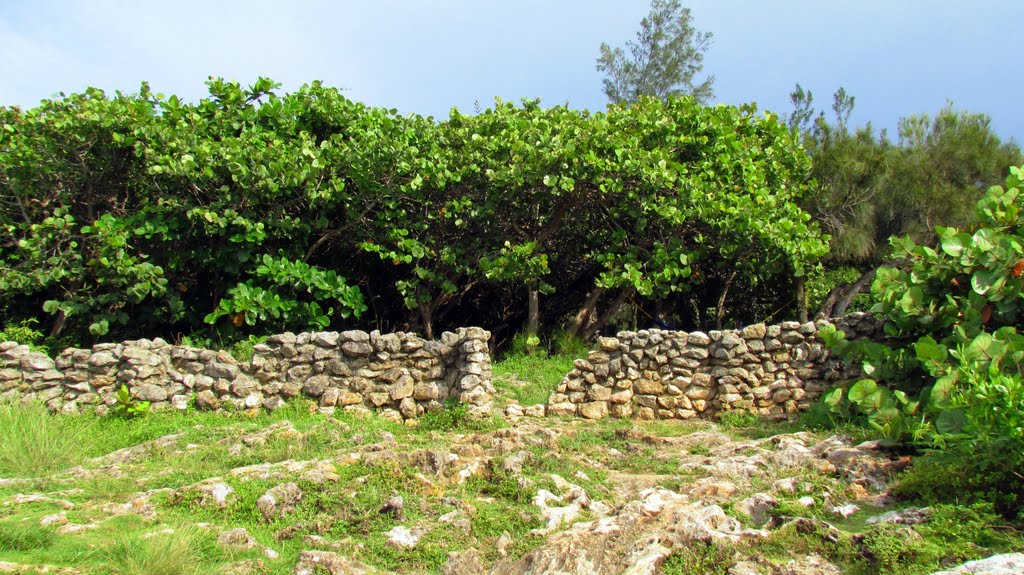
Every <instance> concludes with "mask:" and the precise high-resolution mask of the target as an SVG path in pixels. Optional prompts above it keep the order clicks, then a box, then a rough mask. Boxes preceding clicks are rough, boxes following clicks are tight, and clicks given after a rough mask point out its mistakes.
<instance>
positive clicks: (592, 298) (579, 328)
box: [569, 287, 604, 337]
mask: <svg viewBox="0 0 1024 575" xmlns="http://www.w3.org/2000/svg"><path fill="white" fill-rule="evenodd" d="M603 294H604V288H601V287H595V288H594V289H592V290H590V293H589V294H587V299H586V301H584V302H583V307H581V308H580V310H579V311H578V312H576V317H574V318H573V320H572V324H571V325H570V326H569V334H570V335H572V337H581V336H582V335H583V330H584V329H586V327H587V324H588V323H589V322H590V318H591V316H593V315H594V310H595V309H596V308H597V302H598V300H600V299H601V296H602V295H603Z"/></svg>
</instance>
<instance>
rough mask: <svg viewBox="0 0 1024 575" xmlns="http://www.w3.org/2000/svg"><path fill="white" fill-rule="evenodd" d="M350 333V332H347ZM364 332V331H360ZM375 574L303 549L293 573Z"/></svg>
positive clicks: (365, 567)
mask: <svg viewBox="0 0 1024 575" xmlns="http://www.w3.org/2000/svg"><path fill="white" fill-rule="evenodd" d="M346 333H348V332H346ZM360 333H362V332H360ZM325 573H326V574H327V575H373V574H376V573H380V571H378V570H376V569H374V568H373V567H370V566H369V565H366V564H365V563H361V562H359V561H355V560H353V559H349V558H347V557H344V556H342V555H339V554H337V553H334V552H332V551H303V552H302V553H299V560H298V562H297V563H296V564H295V569H293V570H292V575H322V574H325Z"/></svg>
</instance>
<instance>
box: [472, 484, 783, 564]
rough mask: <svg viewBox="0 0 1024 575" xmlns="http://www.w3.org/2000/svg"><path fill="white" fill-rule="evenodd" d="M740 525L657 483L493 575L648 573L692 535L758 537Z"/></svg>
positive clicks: (760, 533) (720, 538)
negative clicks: (611, 513) (619, 506)
mask: <svg viewBox="0 0 1024 575" xmlns="http://www.w3.org/2000/svg"><path fill="white" fill-rule="evenodd" d="M765 535H767V533H766V532H763V531H753V530H745V529H743V528H742V527H741V526H740V525H739V523H738V522H737V521H736V520H735V519H732V518H730V517H729V516H727V515H726V514H725V513H724V512H723V511H722V509H721V508H720V507H718V506H714V505H711V506H705V505H702V504H700V503H692V502H690V501H689V499H688V498H687V497H686V496H685V495H680V494H678V493H673V492H671V491H668V490H665V489H661V488H657V489H650V490H645V491H643V492H641V493H640V498H639V499H637V500H634V501H631V502H629V503H627V504H626V505H624V506H623V507H622V508H621V509H620V510H619V512H618V513H617V514H616V515H612V516H609V517H605V518H602V519H597V520H594V521H588V522H584V523H577V524H575V525H573V526H572V527H570V528H569V529H567V530H566V531H563V532H560V533H556V534H554V535H552V536H551V537H549V538H548V540H547V542H545V543H544V544H542V545H541V546H540V547H537V548H535V549H534V550H532V551H530V552H529V553H527V554H526V555H525V556H523V557H520V558H515V559H513V558H508V559H504V560H502V561H499V562H498V563H497V564H496V565H495V566H494V567H493V569H492V570H491V574H492V575H513V574H515V575H533V574H541V573H563V574H580V575H582V574H598V575H600V574H611V573H615V574H619V573H635V574H640V573H649V574H653V573H654V572H655V569H656V568H657V566H658V565H660V564H661V562H662V561H663V560H664V559H665V558H666V557H668V556H669V555H671V554H672V552H673V551H674V550H676V549H682V548H684V547H685V546H687V545H689V544H690V543H691V542H693V541H739V540H743V539H749V538H757V537H763V536H765Z"/></svg>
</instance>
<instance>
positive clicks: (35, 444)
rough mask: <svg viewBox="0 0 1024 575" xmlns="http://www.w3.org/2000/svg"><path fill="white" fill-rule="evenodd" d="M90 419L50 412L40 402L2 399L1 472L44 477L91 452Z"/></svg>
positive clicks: (0, 429) (8, 474) (0, 432)
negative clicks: (15, 401)
mask: <svg viewBox="0 0 1024 575" xmlns="http://www.w3.org/2000/svg"><path fill="white" fill-rule="evenodd" d="M89 427H90V423H89V420H88V419H85V418H81V417H78V416H64V415H51V414H50V413H49V412H48V411H47V409H46V406H44V405H42V404H39V403H29V404H23V403H10V402H0V475H3V476H7V477H43V476H47V475H50V474H53V473H55V472H57V471H61V470H63V469H67V468H68V467H70V466H72V465H75V464H77V463H79V462H81V461H82V460H83V459H84V458H85V457H86V456H87V454H88V453H89V449H90V445H89Z"/></svg>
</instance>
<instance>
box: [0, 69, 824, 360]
mask: <svg viewBox="0 0 1024 575" xmlns="http://www.w3.org/2000/svg"><path fill="white" fill-rule="evenodd" d="M207 84H208V89H209V96H208V97H207V98H203V99H201V100H200V101H198V102H196V103H187V102H183V101H181V100H180V99H178V98H177V97H174V96H171V97H165V96H163V95H159V94H153V93H152V92H150V90H149V88H148V86H146V85H145V84H144V85H143V86H142V88H141V89H140V92H139V93H138V94H134V95H126V94H121V93H118V94H117V95H116V96H114V97H107V95H106V94H104V93H103V92H101V91H99V90H89V91H87V92H86V93H85V94H78V95H72V96H68V97H63V98H60V99H56V100H47V101H44V102H42V103H41V104H40V105H39V106H38V107H37V108H33V109H29V110H21V109H20V108H0V123H2V124H3V126H4V129H3V130H0V172H2V174H0V186H2V188H3V193H4V195H5V197H10V198H11V201H10V202H4V203H3V205H2V206H0V226H2V228H3V236H4V237H6V238H9V240H5V241H3V242H2V243H0V310H3V311H4V312H5V317H8V318H9V319H8V321H9V322H10V323H12V324H16V323H18V322H20V321H21V320H22V319H28V318H36V319H38V320H40V321H41V322H42V321H45V322H46V323H47V324H48V325H47V329H48V331H50V332H51V333H53V334H54V335H55V336H60V335H61V334H70V335H71V336H72V337H73V338H74V339H75V340H77V341H78V342H87V341H95V340H97V339H101V338H103V339H125V338H132V337H138V336H146V337H152V336H154V335H164V336H171V335H173V334H181V333H185V334H196V333H197V332H198V331H200V330H205V334H204V335H203V337H207V338H210V339H211V340H213V341H220V342H222V345H225V346H226V347H230V345H231V343H233V342H234V341H238V340H242V339H245V337H247V336H248V335H259V334H263V333H268V332H270V331H281V330H295V331H297V330H305V329H338V328H341V327H344V326H345V325H346V324H348V323H350V322H351V321H352V320H354V319H362V318H365V314H366V313H370V312H372V313H373V314H374V316H375V317H374V318H373V319H374V320H375V323H376V324H378V325H381V326H388V325H390V326H395V325H398V324H417V323H418V324H419V328H421V329H422V330H423V331H424V332H425V333H427V334H432V333H433V324H434V323H435V322H437V321H441V320H440V318H442V317H447V318H449V319H445V320H444V321H448V322H459V323H462V321H463V319H464V318H465V317H466V316H467V315H469V316H471V317H474V316H472V314H473V313H474V312H473V311H472V310H473V309H475V308H474V307H473V306H459V304H460V302H462V301H463V299H464V298H467V297H470V296H477V299H475V301H483V302H487V301H490V302H492V303H490V304H488V305H490V306H491V308H489V309H485V310H481V311H480V313H479V314H478V315H479V318H480V319H483V318H487V319H488V321H494V322H496V323H498V322H507V323H510V324H511V325H515V322H517V321H521V318H520V317H519V316H518V315H517V314H518V313H520V312H519V311H518V310H517V309H516V306H515V305H509V304H508V303H507V302H506V301H505V300H507V299H508V297H507V296H508V294H510V293H517V294H519V293H523V292H525V291H526V290H523V289H522V288H523V287H526V288H528V289H529V290H536V291H538V292H540V293H542V294H544V295H545V296H546V297H550V296H553V295H554V294H555V293H558V296H559V297H561V298H564V300H565V301H564V302H561V303H560V305H561V306H564V307H572V306H574V305H576V304H577V303H578V302H579V301H582V299H583V296H584V293H585V292H586V291H587V290H590V289H593V288H594V287H595V286H601V287H603V288H605V289H607V290H611V291H612V292H628V293H630V294H632V293H636V294H637V295H638V297H640V298H648V299H652V300H659V299H663V298H666V297H668V296H670V295H684V294H685V295H690V296H692V297H695V298H709V297H714V296H712V295H707V294H709V293H711V292H713V291H714V289H715V286H717V282H718V281H719V280H720V278H721V277H722V276H723V275H724V274H728V273H732V270H733V269H740V270H742V273H743V274H744V275H745V276H746V277H744V280H743V283H744V284H745V285H748V284H749V285H756V284H764V283H772V284H777V283H783V284H787V283H789V282H791V281H792V276H793V274H794V273H796V274H802V273H804V272H805V271H806V270H807V269H810V268H813V267H814V265H815V263H816V261H817V260H818V259H819V258H820V257H821V256H822V255H823V254H824V253H825V249H826V248H825V242H824V238H823V237H822V236H821V234H820V233H819V232H818V231H817V228H816V227H815V226H814V225H812V224H811V223H810V222H809V219H810V218H809V216H808V214H807V213H805V212H804V211H803V210H802V209H801V208H800V207H799V205H798V202H799V201H801V199H802V198H803V197H804V195H805V194H806V192H807V186H806V185H805V182H806V176H807V171H808V169H809V163H808V160H807V157H806V155H805V154H804V153H803V152H802V151H801V150H800V149H799V145H798V142H797V141H796V138H795V137H794V135H793V134H791V133H790V132H789V130H787V129H786V127H785V126H783V125H782V124H781V123H780V122H779V119H778V118H777V117H776V116H774V115H772V114H758V113H757V111H756V109H755V108H754V107H753V106H744V107H739V108H737V107H730V106H717V107H714V108H706V107H702V106H700V105H699V104H697V103H695V102H694V101H692V100H688V99H672V100H670V101H661V100H658V99H654V98H640V99H638V100H637V101H635V102H634V103H633V104H632V105H630V106H618V105H612V106H609V107H608V109H607V111H604V112H596V113H591V112H588V111H585V110H572V109H570V108H568V107H566V106H553V107H550V108H542V107H541V106H540V104H539V102H537V101H531V100H526V101H523V102H522V104H521V105H515V104H512V103H508V102H502V101H500V100H498V101H497V102H496V103H495V105H494V107H493V108H491V109H488V110H484V111H483V112H482V113H479V114H475V115H466V114H462V113H461V112H459V111H458V110H452V112H451V114H450V115H449V117H448V118H447V119H445V120H443V121H435V120H434V119H433V118H423V117H420V116H415V115H410V116H401V115H399V114H398V113H397V112H395V111H393V110H384V109H378V108H370V107H367V106H364V105H362V104H358V103H356V102H352V101H350V100H347V99H346V98H344V97H343V96H341V94H340V92H339V91H338V90H335V89H331V88H327V87H325V86H323V85H321V84H319V83H313V84H310V85H307V86H304V87H302V88H300V89H299V90H298V91H296V92H294V93H292V94H287V95H278V94H277V93H275V90H276V84H274V83H273V82H271V81H269V80H266V79H260V80H259V81H257V82H256V83H255V84H254V85H252V86H249V87H242V86H239V85H238V84H235V83H229V82H225V81H223V80H221V79H216V78H212V79H210V81H209V82H208V83H207ZM479 296H483V297H479ZM391 301H398V302H401V303H402V304H404V305H392V304H391V303H390V302H391ZM456 307H459V308H460V312H459V313H456V314H449V313H447V312H450V311H451V310H452V309H454V308H456ZM698 307H701V306H698ZM703 307H706V306H703ZM467 309H468V310H470V311H464V310H467ZM488 312H494V313H488ZM499 312H500V313H501V314H503V315H502V316H501V317H498V318H497V319H495V316H496V315H497V314H498V313H499ZM459 316H462V317H459Z"/></svg>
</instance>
